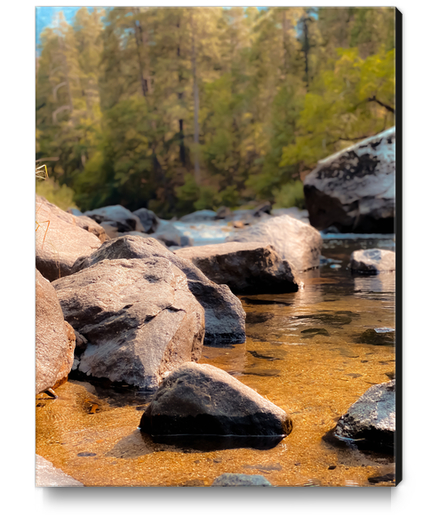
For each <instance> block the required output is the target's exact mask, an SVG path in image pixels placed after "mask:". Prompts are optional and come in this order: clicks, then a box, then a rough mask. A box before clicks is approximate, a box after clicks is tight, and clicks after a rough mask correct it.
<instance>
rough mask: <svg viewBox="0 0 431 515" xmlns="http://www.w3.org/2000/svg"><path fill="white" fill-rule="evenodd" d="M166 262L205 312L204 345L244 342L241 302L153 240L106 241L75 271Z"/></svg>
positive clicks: (76, 266) (119, 239)
mask: <svg viewBox="0 0 431 515" xmlns="http://www.w3.org/2000/svg"><path fill="white" fill-rule="evenodd" d="M160 257H163V258H165V259H168V260H169V261H170V262H171V263H172V264H174V265H175V266H176V267H178V268H179V269H180V270H181V271H182V272H184V274H185V275H186V277H187V284H188V287H189V289H190V291H191V292H192V293H193V295H194V296H195V297H196V299H197V300H198V302H199V303H200V304H201V305H202V307H203V308H204V310H205V344H207V345H214V344H217V345H223V344H232V343H243V342H244V341H245V311H244V309H243V308H242V304H241V301H240V300H239V299H238V298H237V297H236V296H235V295H234V294H233V293H232V292H231V291H230V289H229V288H228V287H227V286H225V285H218V284H215V283H214V282H213V281H211V280H210V279H208V278H207V277H206V276H205V275H204V274H203V273H202V272H201V271H200V270H199V268H197V267H196V266H195V265H194V264H193V263H192V262H191V261H189V260H188V259H183V258H181V257H179V256H177V255H175V254H174V253H173V252H171V251H170V250H169V249H167V248H166V247H164V246H163V245H162V244H161V243H160V242H158V241H157V240H155V239H154V238H141V237H139V236H121V237H120V238H116V239H114V240H110V241H107V242H106V243H105V244H104V245H102V247H101V248H100V249H98V251H97V252H95V253H94V254H92V255H91V256H89V257H88V259H87V258H84V259H79V260H77V261H76V263H75V265H74V267H73V271H74V272H77V271H79V270H83V269H84V268H86V267H89V266H92V265H93V264H95V263H98V262H99V261H102V260H104V259H143V258H145V259H149V258H160Z"/></svg>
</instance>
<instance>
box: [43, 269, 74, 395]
mask: <svg viewBox="0 0 431 515" xmlns="http://www.w3.org/2000/svg"><path fill="white" fill-rule="evenodd" d="M74 349H75V334H74V332H73V330H72V329H71V327H70V326H69V324H67V323H66V322H65V321H64V316H63V312H62V310H61V306H60V302H59V301H58V298H57V294H56V292H55V289H54V287H53V286H52V284H51V283H50V282H49V281H48V280H47V279H45V278H44V277H43V276H42V274H41V273H40V272H39V271H38V270H36V394H38V393H41V392H44V391H45V390H47V389H48V388H57V386H59V385H60V384H61V383H62V382H64V380H66V379H67V375H68V374H69V372H70V370H71V368H72V364H73V352H74Z"/></svg>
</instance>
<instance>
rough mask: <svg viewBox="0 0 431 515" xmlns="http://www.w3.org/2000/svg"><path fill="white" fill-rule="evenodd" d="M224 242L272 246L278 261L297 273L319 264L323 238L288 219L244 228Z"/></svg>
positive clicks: (281, 218)
mask: <svg viewBox="0 0 431 515" xmlns="http://www.w3.org/2000/svg"><path fill="white" fill-rule="evenodd" d="M227 241H232V242H259V243H261V244H264V245H272V247H273V248H274V249H275V251H276V252H277V254H278V255H279V256H280V257H281V259H285V260H287V261H288V262H289V264H290V265H291V266H293V267H294V268H295V269H296V270H297V271H298V272H301V271H304V270H309V269H311V268H316V267H318V266H319V264H320V250H321V248H322V237H321V236H320V233H319V231H317V230H316V229H314V227H311V226H310V225H309V224H305V223H304V222H301V221H300V220H297V219H295V218H292V217H291V216H289V215H282V216H277V217H274V218H269V219H267V220H264V221H262V222H259V223H257V224H255V225H251V226H249V227H245V228H244V229H241V230H239V231H237V232H236V233H235V234H233V235H232V236H230V237H229V238H228V240H227Z"/></svg>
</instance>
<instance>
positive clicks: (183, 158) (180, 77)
mask: <svg viewBox="0 0 431 515" xmlns="http://www.w3.org/2000/svg"><path fill="white" fill-rule="evenodd" d="M180 27H181V24H180V20H178V23H177V29H178V32H179V30H180ZM177 57H178V85H179V88H180V89H181V83H182V81H183V74H182V70H181V34H179V35H178V46H177ZM182 99H183V92H182V91H179V92H178V100H179V101H180V102H181V100H182ZM178 124H179V128H180V133H179V136H180V161H181V164H182V165H183V166H184V167H185V166H186V147H185V145H184V120H183V119H180V120H178Z"/></svg>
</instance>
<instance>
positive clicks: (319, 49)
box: [36, 7, 395, 217]
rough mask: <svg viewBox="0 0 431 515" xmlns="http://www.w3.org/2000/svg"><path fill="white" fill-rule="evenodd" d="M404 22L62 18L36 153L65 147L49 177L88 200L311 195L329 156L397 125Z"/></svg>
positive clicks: (259, 14)
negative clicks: (319, 166) (310, 178)
mask: <svg viewBox="0 0 431 515" xmlns="http://www.w3.org/2000/svg"><path fill="white" fill-rule="evenodd" d="M394 20H395V10H394V9H393V8H387V7H375V8H374V7H373V8H356V7H346V8H304V7H273V8H268V9H266V10H261V11H259V10H257V9H256V8H254V7H248V8H246V9H244V8H242V7H233V8H231V9H223V8H221V7H196V8H188V7H184V8H172V7H166V8H156V7H124V8H123V7H122V8H115V7H108V8H106V9H101V8H94V9H93V10H92V12H89V10H88V9H87V8H86V7H82V8H81V9H80V10H79V11H78V12H77V15H76V18H75V20H74V23H73V24H72V25H69V24H68V23H66V21H65V20H64V18H63V17H62V16H61V15H60V16H59V18H58V19H57V20H56V22H55V23H54V25H53V26H52V27H50V28H47V29H45V31H44V33H43V35H42V39H41V41H42V43H41V47H40V55H39V57H38V59H37V78H36V149H37V159H41V158H48V157H50V158H53V157H55V158H58V159H57V160H50V161H47V162H48V163H54V164H53V165H51V166H49V176H50V177H51V178H52V179H53V180H54V181H55V182H56V184H58V185H59V187H60V186H62V185H65V186H67V187H68V188H69V189H70V190H73V192H74V196H73V199H74V202H75V203H76V205H77V206H79V208H80V209H81V210H86V209H92V208H96V207H100V206H103V205H107V204H117V203H120V204H122V205H124V206H125V207H128V208H129V209H132V210H134V209H138V208H140V207H148V208H150V209H152V210H154V211H155V212H157V214H158V215H159V216H162V217H172V216H174V215H177V216H179V215H181V214H184V213H187V212H190V211H193V210H197V209H217V208H218V207H219V206H221V205H226V206H230V207H232V208H235V207H238V206H240V205H244V204H247V203H249V202H253V201H255V200H271V201H273V202H275V203H276V205H277V206H283V207H288V206H292V205H296V206H298V207H301V206H302V205H303V204H302V203H303V197H302V187H301V182H300V180H301V177H303V174H304V173H305V172H307V171H308V170H311V169H312V168H313V167H314V166H315V165H316V163H317V161H318V160H319V159H321V158H323V157H326V156H327V155H329V154H331V153H333V152H335V151H337V150H340V149H341V148H343V147H345V146H348V145H350V144H351V143H354V142H356V141H358V140H360V139H362V138H365V137H368V136H371V135H373V134H376V133H377V132H380V131H381V130H384V129H385V128H388V127H390V126H391V125H393V124H394V120H395V118H394V112H393V111H394V106H395V100H394V90H395V84H394V80H395V77H394V71H395V51H394V28H395V23H394ZM46 187H47V186H45V188H46ZM38 188H40V186H38ZM70 190H67V191H70ZM62 191H66V190H62Z"/></svg>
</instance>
